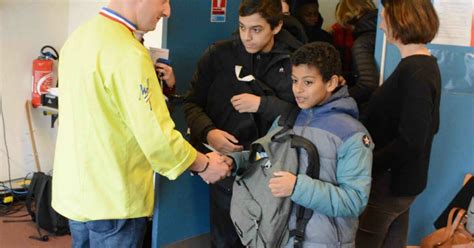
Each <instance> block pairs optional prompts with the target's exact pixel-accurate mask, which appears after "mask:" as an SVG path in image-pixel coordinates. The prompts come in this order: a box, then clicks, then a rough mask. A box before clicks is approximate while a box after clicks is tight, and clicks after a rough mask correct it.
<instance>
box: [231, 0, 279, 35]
mask: <svg viewBox="0 0 474 248" xmlns="http://www.w3.org/2000/svg"><path fill="white" fill-rule="evenodd" d="M257 13H258V14H260V16H262V18H263V19H265V20H266V21H267V22H268V24H270V27H271V28H272V29H273V28H275V27H276V26H278V25H279V24H280V23H281V22H282V21H283V13H282V10H281V0H242V2H241V3H240V7H239V16H251V15H253V14H257Z"/></svg>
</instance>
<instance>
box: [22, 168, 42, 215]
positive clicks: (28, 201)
mask: <svg viewBox="0 0 474 248" xmlns="http://www.w3.org/2000/svg"><path fill="white" fill-rule="evenodd" d="M41 174H43V173H42V172H35V173H33V178H32V179H31V182H30V185H29V186H28V194H27V195H26V198H25V205H26V210H28V213H29V214H30V216H31V219H32V220H33V221H34V222H36V213H35V211H34V209H33V201H35V198H36V195H35V191H37V188H38V186H39V181H40V178H41Z"/></svg>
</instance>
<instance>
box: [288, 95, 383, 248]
mask: <svg viewBox="0 0 474 248" xmlns="http://www.w3.org/2000/svg"><path fill="white" fill-rule="evenodd" d="M357 118H358V110H357V104H356V102H355V101H354V99H352V98H351V97H349V94H348V91H347V87H343V88H341V89H339V90H338V91H337V92H335V93H334V94H333V95H332V96H331V97H330V99H328V100H327V101H326V102H325V103H323V104H322V105H319V106H316V107H313V108H311V109H305V110H302V111H301V112H300V113H299V115H298V118H297V120H296V123H295V126H294V128H293V130H294V132H295V133H296V134H298V135H301V136H303V137H305V138H307V139H309V140H310V141H312V142H313V143H314V144H315V145H316V147H317V149H318V151H319V156H320V164H321V168H320V176H319V179H312V178H310V177H309V176H307V175H305V174H304V172H305V171H306V167H307V162H306V158H305V156H301V158H300V160H301V161H300V173H302V174H299V175H298V178H297V183H296V185H295V189H294V192H293V194H292V196H291V200H292V201H293V202H295V203H296V204H299V205H301V206H303V207H306V208H311V209H313V210H314V211H313V216H312V218H311V219H310V220H309V222H308V225H307V226H306V231H305V241H304V243H303V247H311V248H319V247H344V248H346V247H354V246H355V245H354V241H355V234H356V231H357V227H358V217H359V215H360V214H361V213H362V211H363V210H364V208H365V206H366V205H367V201H368V198H369V193H370V184H371V169H372V150H373V148H374V144H373V143H372V141H371V138H370V136H369V133H368V132H367V130H366V129H365V127H364V126H363V125H362V124H361V123H360V122H359V121H357ZM295 208H296V206H294V207H293V210H292V215H291V217H290V223H289V228H290V230H292V229H295V223H296V210H295ZM286 247H293V238H291V239H290V240H289V242H288V244H287V245H286Z"/></svg>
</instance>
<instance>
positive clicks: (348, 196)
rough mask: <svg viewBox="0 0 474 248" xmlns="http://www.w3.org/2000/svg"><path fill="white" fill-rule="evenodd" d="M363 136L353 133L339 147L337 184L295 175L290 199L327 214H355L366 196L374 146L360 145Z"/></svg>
mask: <svg viewBox="0 0 474 248" xmlns="http://www.w3.org/2000/svg"><path fill="white" fill-rule="evenodd" d="M365 136H366V134H364V133H357V134H355V135H353V136H352V137H351V138H349V139H348V140H347V141H346V142H344V143H343V144H342V145H341V146H340V147H339V149H338V155H337V161H338V162H337V166H336V167H337V169H336V180H337V184H332V183H329V182H324V181H322V180H319V179H312V178H310V177H309V176H307V175H304V174H299V175H298V179H297V183H296V186H295V190H294V192H293V195H292V196H291V200H292V201H294V202H295V203H297V204H299V205H301V206H304V207H306V208H311V209H313V210H314V211H317V212H318V213H321V214H324V215H327V216H330V217H357V216H359V215H360V214H361V213H362V211H363V210H364V208H365V206H366V205H367V202H368V199H369V194H370V185H371V168H372V150H373V147H374V145H373V143H372V142H370V145H369V146H366V145H364V143H363V139H364V137H365ZM367 137H369V136H368V135H367Z"/></svg>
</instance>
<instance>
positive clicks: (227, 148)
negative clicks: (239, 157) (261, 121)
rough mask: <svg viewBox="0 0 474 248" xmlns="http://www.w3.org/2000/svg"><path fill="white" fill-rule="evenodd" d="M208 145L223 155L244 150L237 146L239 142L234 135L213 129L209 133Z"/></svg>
mask: <svg viewBox="0 0 474 248" xmlns="http://www.w3.org/2000/svg"><path fill="white" fill-rule="evenodd" d="M207 143H208V144H209V145H210V146H212V147H214V149H216V150H217V151H218V152H220V153H223V154H229V153H232V152H240V151H242V149H244V147H243V146H241V145H236V144H238V143H239V141H238V140H237V139H236V138H235V137H234V136H233V135H232V134H230V133H228V132H226V131H223V130H220V129H212V130H211V131H209V133H207Z"/></svg>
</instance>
